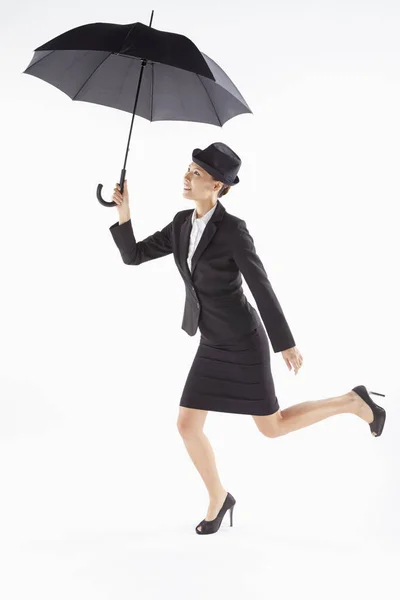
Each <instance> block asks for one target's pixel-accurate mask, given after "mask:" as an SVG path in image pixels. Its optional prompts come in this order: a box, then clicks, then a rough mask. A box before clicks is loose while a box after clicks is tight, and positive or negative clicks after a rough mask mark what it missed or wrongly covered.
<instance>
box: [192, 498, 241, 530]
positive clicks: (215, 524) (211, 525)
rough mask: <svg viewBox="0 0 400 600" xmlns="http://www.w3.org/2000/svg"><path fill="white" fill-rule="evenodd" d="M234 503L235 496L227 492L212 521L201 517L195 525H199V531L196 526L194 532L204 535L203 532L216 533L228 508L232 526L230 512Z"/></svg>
mask: <svg viewBox="0 0 400 600" xmlns="http://www.w3.org/2000/svg"><path fill="white" fill-rule="evenodd" d="M235 504H236V500H235V498H234V497H233V496H232V495H231V494H230V493H229V492H228V493H227V495H226V498H225V502H224V503H223V505H222V508H221V510H220V511H219V513H218V514H217V516H216V517H215V519H213V520H212V521H206V520H205V519H203V520H202V521H201V522H200V523H199V524H198V525H197V527H199V526H200V525H201V531H199V530H198V529H197V527H196V533H198V534H199V535H204V534H206V535H207V534H208V533H216V532H217V531H218V529H219V528H220V526H221V523H222V519H223V518H224V516H225V513H226V511H227V510H229V509H230V511H231V515H230V516H231V527H232V513H233V507H234V506H235Z"/></svg>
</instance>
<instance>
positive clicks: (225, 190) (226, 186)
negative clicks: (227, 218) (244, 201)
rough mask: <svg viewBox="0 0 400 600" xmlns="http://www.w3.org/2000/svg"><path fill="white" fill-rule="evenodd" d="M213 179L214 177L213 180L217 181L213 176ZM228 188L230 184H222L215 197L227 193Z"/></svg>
mask: <svg viewBox="0 0 400 600" xmlns="http://www.w3.org/2000/svg"><path fill="white" fill-rule="evenodd" d="M213 179H214V181H219V180H218V179H215V177H213ZM230 189H231V186H230V185H226V184H225V183H224V185H223V186H222V188H221V189H220V190H219V192H218V196H217V198H221V197H222V196H225V194H227V193H228V192H229V190H230Z"/></svg>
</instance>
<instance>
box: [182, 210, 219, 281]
mask: <svg viewBox="0 0 400 600" xmlns="http://www.w3.org/2000/svg"><path fill="white" fill-rule="evenodd" d="M224 213H225V207H224V206H223V205H222V204H221V202H220V201H219V200H217V206H216V208H215V211H214V214H213V215H212V217H211V219H210V220H209V221H208V223H207V225H206V226H205V228H204V231H203V233H202V236H201V238H200V241H199V243H198V244H197V247H196V250H195V252H194V254H193V256H192V271H191V272H190V270H189V266H188V264H187V256H188V252H189V240H190V232H191V230H192V214H193V213H192V212H191V213H189V214H188V215H187V216H186V218H185V219H184V221H183V223H182V226H181V231H180V236H179V261H180V263H181V266H182V268H183V269H184V270H185V273H186V275H187V276H188V277H189V279H190V280H191V279H192V277H193V272H194V270H195V268H196V265H197V262H198V260H199V258H200V256H201V255H202V253H203V252H204V250H205V249H206V248H207V246H208V244H209V243H210V242H211V240H212V238H213V237H214V235H215V232H216V231H217V229H218V225H219V221H221V219H222V218H223V216H224Z"/></svg>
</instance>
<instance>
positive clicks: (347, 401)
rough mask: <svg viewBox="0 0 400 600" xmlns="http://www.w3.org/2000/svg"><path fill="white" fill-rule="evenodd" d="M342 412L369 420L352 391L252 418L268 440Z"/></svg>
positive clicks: (367, 410)
mask: <svg viewBox="0 0 400 600" xmlns="http://www.w3.org/2000/svg"><path fill="white" fill-rule="evenodd" d="M342 413H351V414H354V415H357V416H358V417H360V418H361V419H363V420H364V421H366V422H367V423H372V421H373V413H372V410H371V408H370V407H369V406H368V405H367V404H366V403H365V402H363V400H362V399H361V398H360V396H359V395H358V394H356V393H355V392H353V391H351V392H348V393H347V394H344V395H342V396H333V397H331V398H326V399H324V400H309V401H308V402H301V403H300V404H293V406H289V407H288V408H285V409H284V410H282V411H281V410H278V411H277V412H276V413H274V414H273V415H261V416H256V415H253V419H254V421H255V422H256V425H257V427H258V428H259V430H260V431H261V433H263V434H264V435H266V436H268V437H278V436H281V435H285V434H287V433H290V432H291V431H296V430H297V429H302V428H303V427H307V426H308V425H312V424H314V423H318V422H319V421H322V420H323V419H326V418H328V417H333V416H334V415H340V414H342Z"/></svg>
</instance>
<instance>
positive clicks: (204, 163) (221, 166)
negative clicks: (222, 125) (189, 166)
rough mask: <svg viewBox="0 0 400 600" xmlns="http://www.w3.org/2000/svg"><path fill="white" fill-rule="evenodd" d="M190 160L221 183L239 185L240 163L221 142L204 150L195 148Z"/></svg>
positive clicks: (233, 153)
mask: <svg viewBox="0 0 400 600" xmlns="http://www.w3.org/2000/svg"><path fill="white" fill-rule="evenodd" d="M192 160H193V162H195V163H196V164H198V165H199V166H200V167H202V168H203V169H204V170H205V171H207V173H209V174H210V175H212V176H213V177H215V179H217V181H222V183H225V185H236V184H237V183H239V177H238V176H237V173H238V171H239V169H240V165H241V164H242V161H241V160H240V158H239V156H238V155H237V154H236V153H235V152H234V151H233V150H232V149H231V148H229V146H227V145H226V144H224V143H223V142H214V143H213V144H210V146H207V148H205V149H204V150H201V149H200V148H195V149H194V150H193V152H192Z"/></svg>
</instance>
